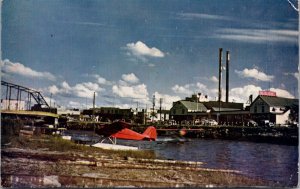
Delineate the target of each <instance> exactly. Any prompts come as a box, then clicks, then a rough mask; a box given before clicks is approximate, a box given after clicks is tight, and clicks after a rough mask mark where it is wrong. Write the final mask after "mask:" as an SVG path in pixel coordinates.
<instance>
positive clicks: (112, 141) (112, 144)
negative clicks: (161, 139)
mask: <svg viewBox="0 0 300 189" xmlns="http://www.w3.org/2000/svg"><path fill="white" fill-rule="evenodd" d="M130 128H131V125H130V124H129V123H126V122H124V121H116V122H113V123H111V124H107V125H102V126H101V127H100V128H99V129H97V130H96V133H97V134H99V135H101V136H103V137H104V138H103V139H102V140H101V141H100V142H98V143H96V144H93V145H91V146H93V147H97V148H102V149H112V150H138V147H134V146H125V145H117V139H125V140H145V141H155V140H156V138H157V132H156V129H155V127H153V126H149V127H148V128H147V129H146V130H145V131H144V133H142V134H141V133H137V132H135V131H133V130H131V129H130ZM105 141H106V142H109V143H105Z"/></svg>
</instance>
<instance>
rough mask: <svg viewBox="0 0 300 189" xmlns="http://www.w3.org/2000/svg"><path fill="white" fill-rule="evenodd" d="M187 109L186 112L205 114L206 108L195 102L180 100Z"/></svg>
mask: <svg viewBox="0 0 300 189" xmlns="http://www.w3.org/2000/svg"><path fill="white" fill-rule="evenodd" d="M180 102H181V103H182V104H183V105H184V106H185V107H186V108H187V109H188V111H189V112H190V111H200V112H206V111H207V108H206V107H205V106H204V105H203V104H202V103H201V102H199V103H197V102H191V101H185V100H181V101H180Z"/></svg>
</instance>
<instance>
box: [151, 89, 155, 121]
mask: <svg viewBox="0 0 300 189" xmlns="http://www.w3.org/2000/svg"><path fill="white" fill-rule="evenodd" d="M152 106H153V107H152V122H153V121H154V107H155V94H154V95H153V99H152Z"/></svg>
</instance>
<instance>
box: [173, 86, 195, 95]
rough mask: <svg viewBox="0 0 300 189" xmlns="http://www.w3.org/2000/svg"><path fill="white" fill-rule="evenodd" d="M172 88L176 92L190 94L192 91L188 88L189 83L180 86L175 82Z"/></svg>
mask: <svg viewBox="0 0 300 189" xmlns="http://www.w3.org/2000/svg"><path fill="white" fill-rule="evenodd" d="M172 90H173V91H174V92H175V93H177V94H185V95H191V94H192V93H193V91H191V90H190V85H189V84H186V85H184V86H180V85H177V84H176V85H174V86H173V87H172Z"/></svg>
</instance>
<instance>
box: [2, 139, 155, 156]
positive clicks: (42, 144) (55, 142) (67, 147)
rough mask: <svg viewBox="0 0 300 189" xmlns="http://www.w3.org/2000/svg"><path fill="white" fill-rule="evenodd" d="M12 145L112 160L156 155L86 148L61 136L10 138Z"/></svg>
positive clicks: (143, 152)
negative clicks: (103, 156) (101, 156)
mask: <svg viewBox="0 0 300 189" xmlns="http://www.w3.org/2000/svg"><path fill="white" fill-rule="evenodd" d="M10 141H11V144H10V145H9V146H7V147H16V148H23V149H33V150H36V149H47V150H49V151H59V152H69V153H73V152H74V153H76V152H81V153H84V154H86V155H95V154H97V155H105V156H109V157H112V158H118V159H127V158H128V157H132V158H144V159H154V158H156V155H155V153H154V151H149V150H141V151H131V150H128V151H116V150H104V149H100V148H95V147H90V146H85V145H82V144H76V143H74V142H72V141H70V140H64V139H62V138H61V137H59V136H50V135H42V136H33V137H31V138H26V137H22V136H13V137H10Z"/></svg>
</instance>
